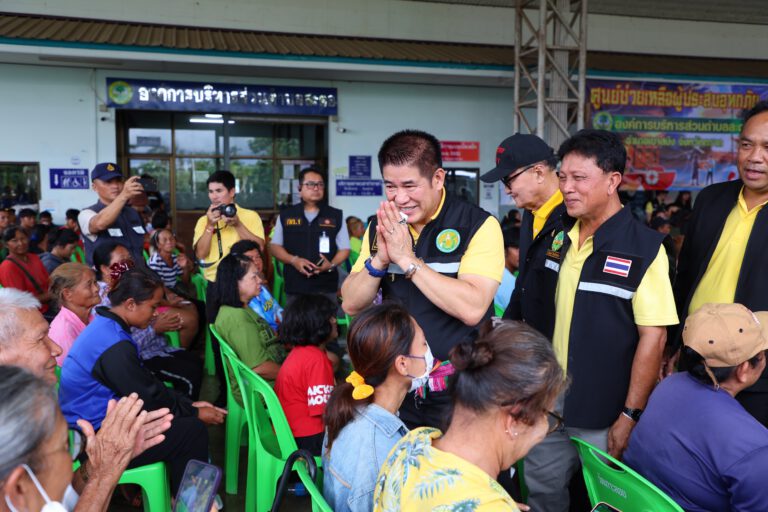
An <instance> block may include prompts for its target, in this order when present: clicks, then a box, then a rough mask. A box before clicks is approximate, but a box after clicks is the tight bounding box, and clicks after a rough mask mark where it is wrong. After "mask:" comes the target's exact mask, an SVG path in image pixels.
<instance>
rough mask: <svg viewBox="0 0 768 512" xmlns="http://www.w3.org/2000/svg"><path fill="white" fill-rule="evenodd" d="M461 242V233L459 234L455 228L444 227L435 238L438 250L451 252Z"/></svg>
mask: <svg viewBox="0 0 768 512" xmlns="http://www.w3.org/2000/svg"><path fill="white" fill-rule="evenodd" d="M460 243H461V235H459V232H458V231H456V230H455V229H444V230H442V231H441V232H440V233H439V234H438V235H437V238H436V239H435V245H436V246H437V248H438V249H439V250H440V252H445V253H449V252H453V251H455V250H456V249H457V248H458V247H459V244H460Z"/></svg>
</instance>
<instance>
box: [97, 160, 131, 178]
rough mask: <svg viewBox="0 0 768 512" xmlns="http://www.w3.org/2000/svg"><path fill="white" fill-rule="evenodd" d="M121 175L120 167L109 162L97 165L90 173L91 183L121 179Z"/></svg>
mask: <svg viewBox="0 0 768 512" xmlns="http://www.w3.org/2000/svg"><path fill="white" fill-rule="evenodd" d="M122 177H123V173H122V172H120V167H119V166H118V165H117V164H113V163H110V162H104V163H101V164H97V165H96V167H94V168H93V170H92V171H91V181H93V180H101V181H109V180H112V179H115V178H122Z"/></svg>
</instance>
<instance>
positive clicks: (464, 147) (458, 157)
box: [440, 140, 480, 162]
mask: <svg viewBox="0 0 768 512" xmlns="http://www.w3.org/2000/svg"><path fill="white" fill-rule="evenodd" d="M440 147H441V149H442V156H443V162H479V161H480V143H479V142H476V141H454V140H441V141H440Z"/></svg>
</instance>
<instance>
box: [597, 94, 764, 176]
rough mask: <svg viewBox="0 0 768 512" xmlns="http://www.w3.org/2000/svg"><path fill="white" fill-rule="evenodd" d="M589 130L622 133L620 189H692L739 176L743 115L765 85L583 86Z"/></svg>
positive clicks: (761, 97)
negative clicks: (624, 156) (623, 154)
mask: <svg viewBox="0 0 768 512" xmlns="http://www.w3.org/2000/svg"><path fill="white" fill-rule="evenodd" d="M587 89H588V100H589V102H588V103H589V124H591V126H592V127H593V128H599V129H604V130H610V131H614V132H618V133H620V134H621V136H622V138H623V140H624V144H625V145H626V147H627V156H628V159H627V168H626V171H625V172H624V183H623V186H624V187H625V188H629V189H638V188H642V189H645V190H664V189H675V190H680V189H695V188H702V187H704V186H706V185H709V184H710V183H716V182H720V181H729V180H732V179H735V178H736V177H737V176H738V171H737V169H736V151H737V149H738V134H739V132H740V130H741V115H742V113H743V112H744V111H745V110H746V109H750V108H752V107H753V106H754V105H755V104H756V103H757V102H758V101H760V100H763V99H767V98H768V86H764V85H743V84H736V85H734V84H723V83H673V82H657V81H632V80H598V79H594V80H588V81H587Z"/></svg>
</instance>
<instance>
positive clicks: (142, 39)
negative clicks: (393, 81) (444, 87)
mask: <svg viewBox="0 0 768 512" xmlns="http://www.w3.org/2000/svg"><path fill="white" fill-rule="evenodd" d="M0 38H8V39H18V40H27V41H29V40H31V41H47V42H59V43H70V44H93V45H110V46H125V47H140V48H158V49H161V48H165V49H168V50H183V51H193V52H194V51H206V52H208V51H218V52H228V53H242V54H244V56H245V55H247V54H261V55H263V54H274V55H284V56H298V57H319V58H352V59H371V60H381V61H410V62H431V63H438V64H446V65H450V64H460V65H475V66H504V67H511V66H512V65H513V64H514V49H513V48H512V47H511V46H492V45H479V44H456V43H437V42H422V41H398V40H387V39H370V38H359V37H333V36H315V35H306V34H280V33H270V32H253V31H241V30H224V29H215V28H198V27H183V26H173V25H152V24H145V23H129V22H117V21H106V20H86V19H67V18H57V17H45V16H34V15H20V14H9V13H0Z"/></svg>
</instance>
